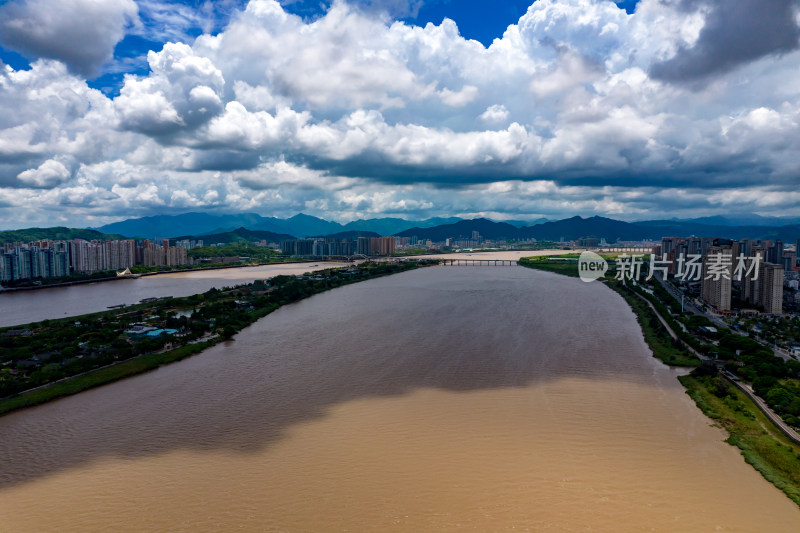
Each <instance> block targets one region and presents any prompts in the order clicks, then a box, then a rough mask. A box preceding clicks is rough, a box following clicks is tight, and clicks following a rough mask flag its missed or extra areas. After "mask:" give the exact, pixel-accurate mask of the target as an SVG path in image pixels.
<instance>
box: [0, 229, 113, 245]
mask: <svg viewBox="0 0 800 533" xmlns="http://www.w3.org/2000/svg"><path fill="white" fill-rule="evenodd" d="M45 239H51V240H54V241H69V240H72V239H85V240H87V241H91V240H95V239H96V240H103V241H114V240H118V239H127V237H123V236H122V235H111V234H107V233H100V232H99V231H95V230H93V229H80V228H67V227H64V226H58V227H55V228H27V229H18V230H12V231H0V244H4V243H7V242H26V243H27V242H30V241H42V240H45Z"/></svg>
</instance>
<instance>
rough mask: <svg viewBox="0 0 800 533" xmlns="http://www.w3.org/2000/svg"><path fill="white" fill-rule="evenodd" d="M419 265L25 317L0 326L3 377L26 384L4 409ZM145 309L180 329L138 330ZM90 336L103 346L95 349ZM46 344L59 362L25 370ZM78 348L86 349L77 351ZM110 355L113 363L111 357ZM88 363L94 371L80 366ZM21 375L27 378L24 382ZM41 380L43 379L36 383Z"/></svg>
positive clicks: (164, 359)
mask: <svg viewBox="0 0 800 533" xmlns="http://www.w3.org/2000/svg"><path fill="white" fill-rule="evenodd" d="M423 264H424V263H423ZM419 266H420V264H419V263H417V262H404V263H396V264H395V263H381V264H374V263H373V264H367V265H362V266H360V267H352V268H348V269H329V270H326V271H320V272H315V273H314V274H306V275H304V276H277V277H275V278H272V279H271V280H270V281H269V282H268V283H263V282H259V283H253V284H247V285H239V286H236V287H229V288H225V289H223V290H217V289H211V290H210V291H208V292H207V293H204V294H202V295H195V296H190V297H186V298H181V299H169V300H164V301H159V302H154V303H152V304H148V305H139V306H136V309H134V311H129V310H128V309H126V310H125V312H124V313H121V312H114V311H107V312H103V313H93V314H90V315H82V316H77V317H71V318H69V319H63V320H59V321H50V320H46V321H42V322H38V323H34V324H27V325H26V327H25V328H24V332H25V334H24V335H20V334H15V335H14V336H13V337H10V336H9V331H11V332H12V333H14V331H13V330H11V328H3V329H0V339H2V341H3V343H4V344H5V345H7V349H6V353H5V354H4V355H3V356H1V357H0V360H2V362H3V365H2V366H3V370H2V372H0V378H2V379H4V380H5V383H6V388H8V384H9V383H10V381H9V380H14V382H13V383H11V384H12V385H14V386H16V387H17V390H20V389H23V390H20V392H18V393H17V394H15V395H12V396H10V397H7V398H4V399H2V400H0V414H3V413H7V412H10V411H13V410H15V409H20V408H24V407H31V406H34V405H39V404H41V403H44V402H47V401H50V400H53V399H56V398H60V397H63V396H67V395H70V394H75V393H77V392H80V391H83V390H86V389H89V388H92V387H96V386H99V385H103V384H105V383H110V382H113V381H116V380H119V379H123V378H125V377H128V376H133V375H135V374H140V373H142V372H146V371H148V370H153V369H155V368H158V367H159V366H162V365H165V364H169V363H172V362H175V361H179V360H181V359H184V358H186V357H188V356H190V355H194V354H196V353H199V352H201V351H202V350H203V349H205V348H207V347H209V346H212V345H214V344H216V343H218V342H221V341H223V340H227V339H230V338H231V337H232V336H233V335H234V334H236V333H237V332H239V331H241V330H242V329H244V328H245V327H247V326H249V325H250V324H252V323H253V322H255V321H256V320H258V319H260V318H263V317H264V316H266V315H268V314H269V313H271V312H272V311H274V310H276V309H278V308H279V307H281V306H282V305H286V304H289V303H293V302H297V301H299V300H302V299H305V298H307V297H309V296H312V295H314V294H318V293H320V292H325V291H327V290H330V289H333V288H336V287H340V286H342V285H348V284H352V283H357V282H360V281H364V280H367V279H372V278H377V277H381V276H386V275H390V274H394V273H398V272H403V271H406V270H411V269H415V268H418V267H419ZM139 308H141V309H139ZM185 308H191V309H193V311H192V312H191V316H188V317H187V316H184V317H183V318H177V317H176V316H175V312H176V311H180V310H182V309H185ZM144 312H148V313H154V315H153V317H152V318H153V320H156V321H157V322H158V325H157V327H159V328H167V327H174V328H176V329H173V330H166V329H164V330H160V331H164V332H167V331H172V332H174V333H175V334H166V335H161V336H159V337H158V338H153V339H150V338H147V337H146V336H145V337H143V336H141V335H136V334H132V333H131V332H130V331H131V330H130V328H131V327H132V326H133V325H134V324H136V323H139V322H136V321H137V320H139V318H138V317H140V316H141V315H142V314H143V313H144ZM123 317H125V318H123ZM68 327H73V328H76V329H75V330H74V331H75V334H74V335H73V334H69V335H67V337H68V339H66V340H65V339H64V338H62V337H63V335H59V334H61V333H63V332H64V330H65V328H68ZM80 328H82V329H80ZM178 328H179V329H180V331H179V329H178ZM150 329H153V328H150ZM83 330H87V331H85V332H84V331H83ZM81 341H84V342H81ZM92 342H97V343H99V344H100V345H99V346H96V347H94V349H92V346H90V344H91V343H92ZM54 348H55V351H54ZM43 349H48V350H49V352H48V354H47V357H48V358H49V359H46V360H47V361H56V362H51V363H48V364H46V365H43V363H41V362H39V363H37V364H38V365H39V368H38V369H37V370H36V371H35V372H33V373H31V374H23V373H22V372H23V370H22V369H23V368H25V367H26V366H30V365H31V364H32V363H33V362H34V361H35V360H36V357H35V356H34V357H31V358H30V359H27V358H28V357H30V356H31V355H32V354H35V353H37V352H40V351H41V350H43ZM67 352H69V353H70V354H71V356H70V357H66V356H65V354H66V353H67ZM79 353H83V354H84V355H80V356H75V355H76V354H79ZM93 354H94V355H95V356H96V357H93ZM20 358H25V359H20ZM44 358H45V355H42V356H41V359H44ZM109 362H110V363H112V364H107V363H109ZM9 365H16V366H17V370H14V372H15V373H12V372H10V371H9ZM23 365H24V366H23ZM42 365H43V366H42ZM101 365H103V366H101ZM81 366H83V368H82V367H81ZM87 366H88V368H90V370H88V371H82V370H84V369H85V368H86V367H87ZM21 376H22V377H24V378H27V379H28V381H27V382H25V381H21V379H23V378H22V377H21ZM64 376H66V377H64ZM32 378H36V379H32ZM39 384H42V386H40V387H38V388H33V389H32V388H31V387H32V386H36V385H39ZM12 392H13V389H12Z"/></svg>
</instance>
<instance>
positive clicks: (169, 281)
mask: <svg viewBox="0 0 800 533" xmlns="http://www.w3.org/2000/svg"><path fill="white" fill-rule="evenodd" d="M337 266H344V263H298V264H283V265H268V266H255V267H242V268H225V269H218V270H198V271H194V272H177V273H174V274H159V275H156V276H144V277H141V278H137V279H124V280H114V281H103V282H98V283H86V284H81V285H70V286H67V287H50V288H46V289H37V290H32V291H10V292H2V291H0V327H7V326H16V325H19V324H28V323H30V322H38V321H40V320H45V319H52V318H63V317H65V316H77V315H83V314H86V313H96V312H98V311H106V310H107V308H108V306H110V305H120V304H126V305H131V304H135V303H138V302H139V300H142V299H144V298H154V297H161V296H176V297H180V296H189V295H192V294H199V293H201V292H206V291H207V290H209V289H211V288H212V287H216V288H218V289H219V288H222V287H224V286H230V285H237V284H240V283H250V282H252V281H253V280H254V279H265V278H271V277H273V276H278V275H281V274H286V275H297V274H302V273H304V272H309V271H314V270H321V269H324V268H334V267H337Z"/></svg>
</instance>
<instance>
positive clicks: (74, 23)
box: [0, 0, 800, 228]
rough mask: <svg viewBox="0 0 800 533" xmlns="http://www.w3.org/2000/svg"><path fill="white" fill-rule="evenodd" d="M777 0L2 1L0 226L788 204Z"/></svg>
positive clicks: (636, 213) (790, 44) (786, 9)
mask: <svg viewBox="0 0 800 533" xmlns="http://www.w3.org/2000/svg"><path fill="white" fill-rule="evenodd" d="M798 24H800V9H798V2H797V0H773V1H771V2H768V3H764V2H760V1H758V0H738V1H737V2H736V3H730V2H725V1H724V0H697V1H696V2H686V1H683V0H641V1H639V2H623V3H615V2H612V1H610V0H537V1H536V2H535V3H533V4H532V5H528V3H527V2H524V1H511V2H502V3H499V4H497V5H492V4H490V3H487V2H477V1H473V0H462V1H458V0H337V1H335V2H333V3H331V2H328V1H326V2H320V1H319V0H316V1H314V0H296V1H290V0H284V1H283V2H280V3H279V2H277V1H276V0H220V1H217V2H208V1H201V0H196V1H191V2H177V1H173V0H106V1H104V2H99V3H98V2H95V1H94V0H5V1H0V61H2V65H0V227H5V228H8V227H12V226H15V227H25V226H32V225H42V224H55V223H58V224H63V225H73V226H98V225H102V224H103V223H106V222H110V221H113V220H117V219H120V218H127V217H134V216H145V215H152V214H158V213H177V212H186V211H210V212H257V213H259V214H262V215H268V216H269V215H274V216H291V215H293V214H295V213H297V212H306V213H309V214H314V215H317V216H322V217H326V218H329V219H336V220H339V221H343V222H346V221H348V220H353V219H356V218H371V217H379V216H397V217H402V218H408V219H421V218H427V217H431V216H450V215H456V216H462V217H472V216H489V217H492V218H495V219H500V220H502V219H515V220H519V219H535V218H539V217H542V216H545V217H548V218H559V217H567V216H573V215H576V214H579V215H586V216H592V215H603V216H610V217H615V218H620V219H626V220H637V219H648V218H650V219H652V218H665V217H666V218H669V217H672V216H679V217H686V218H690V217H696V216H706V215H713V214H731V213H733V214H735V213H750V212H753V213H759V214H764V215H773V216H775V215H777V216H780V215H794V216H797V215H800V187H798V185H800V178H799V176H800V52H798V45H799V43H800V27H799V26H798Z"/></svg>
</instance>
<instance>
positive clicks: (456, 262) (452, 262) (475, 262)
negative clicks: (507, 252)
mask: <svg viewBox="0 0 800 533" xmlns="http://www.w3.org/2000/svg"><path fill="white" fill-rule="evenodd" d="M439 264H443V265H445V266H515V265H516V264H517V261H516V260H509V259H440V260H439Z"/></svg>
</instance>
